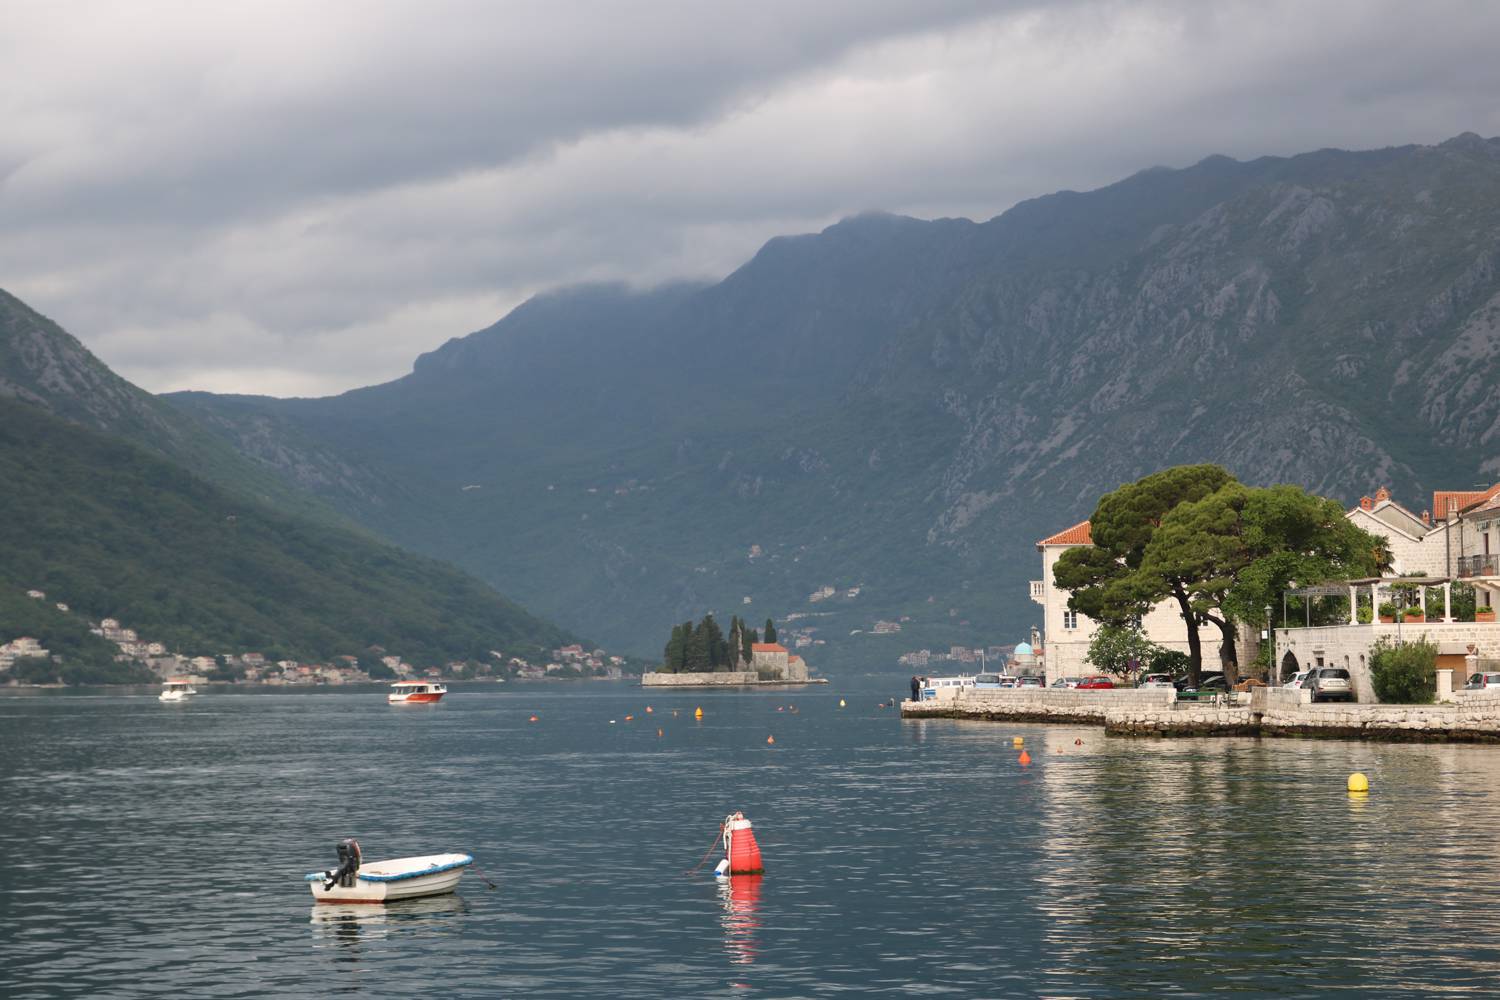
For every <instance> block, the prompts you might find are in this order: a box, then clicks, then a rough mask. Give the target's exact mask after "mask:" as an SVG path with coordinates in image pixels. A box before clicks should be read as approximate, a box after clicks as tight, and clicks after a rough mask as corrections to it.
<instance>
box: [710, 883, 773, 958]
mask: <svg viewBox="0 0 1500 1000" xmlns="http://www.w3.org/2000/svg"><path fill="white" fill-rule="evenodd" d="M764 878H765V876H764V875H729V876H726V877H721V878H720V879H719V880H718V882H719V902H720V903H721V904H722V905H723V907H724V913H723V915H721V916H720V917H719V923H720V925H721V926H723V928H724V950H725V951H727V952H729V960H730V961H731V962H733V963H734V964H735V965H752V964H754V962H755V956H756V954H757V953H758V952H759V950H760V944H759V942H758V941H757V940H756V936H755V932H756V930H758V929H759V927H760V917H759V916H757V915H756V911H757V910H759V909H760V883H761V880H762V879H764Z"/></svg>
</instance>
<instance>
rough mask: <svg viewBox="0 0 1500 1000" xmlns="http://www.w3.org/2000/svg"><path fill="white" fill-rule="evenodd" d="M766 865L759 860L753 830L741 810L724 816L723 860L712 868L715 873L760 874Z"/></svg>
mask: <svg viewBox="0 0 1500 1000" xmlns="http://www.w3.org/2000/svg"><path fill="white" fill-rule="evenodd" d="M765 870H766V867H765V865H764V864H762V863H761V860H760V845H758V844H756V842H755V831H754V830H752V829H750V821H749V820H748V819H746V818H745V814H744V813H742V812H734V813H730V814H729V815H728V816H726V817H724V860H723V861H721V862H719V867H718V868H716V869H715V870H714V874H716V875H725V874H728V875H760V874H762V873H764V872H765Z"/></svg>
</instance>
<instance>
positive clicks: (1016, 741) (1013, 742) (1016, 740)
mask: <svg viewBox="0 0 1500 1000" xmlns="http://www.w3.org/2000/svg"><path fill="white" fill-rule="evenodd" d="M1025 742H1026V739H1025V737H1022V736H1016V737H1012V739H1011V741H1010V745H1011V746H1013V747H1018V746H1021V745H1022V744H1023V743H1025Z"/></svg>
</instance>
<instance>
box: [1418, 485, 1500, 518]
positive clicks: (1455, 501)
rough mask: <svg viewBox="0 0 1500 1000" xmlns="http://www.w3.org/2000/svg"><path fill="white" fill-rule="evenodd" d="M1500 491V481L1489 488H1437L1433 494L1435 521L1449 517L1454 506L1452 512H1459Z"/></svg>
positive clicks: (1433, 515)
mask: <svg viewBox="0 0 1500 1000" xmlns="http://www.w3.org/2000/svg"><path fill="white" fill-rule="evenodd" d="M1497 493H1500V483H1496V484H1495V485H1494V486H1491V487H1490V488H1489V489H1487V490H1436V491H1435V492H1434V493H1433V494H1432V517H1433V520H1435V521H1442V520H1444V519H1446V518H1447V516H1448V514H1449V512H1450V510H1449V508H1450V507H1451V508H1452V511H1451V512H1452V513H1454V514H1457V513H1458V512H1459V511H1461V510H1463V509H1464V508H1465V507H1468V506H1470V505H1472V504H1476V503H1478V502H1479V501H1481V500H1489V499H1491V498H1493V497H1494V496H1495V494H1497Z"/></svg>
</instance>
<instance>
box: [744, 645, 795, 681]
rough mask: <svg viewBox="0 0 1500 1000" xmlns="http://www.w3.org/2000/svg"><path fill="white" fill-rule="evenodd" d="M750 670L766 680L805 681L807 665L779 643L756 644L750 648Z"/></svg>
mask: <svg viewBox="0 0 1500 1000" xmlns="http://www.w3.org/2000/svg"><path fill="white" fill-rule="evenodd" d="M750 669H752V670H754V671H755V672H756V673H758V674H761V675H762V676H763V677H766V678H767V679H779V680H784V681H805V680H807V664H806V663H805V662H803V660H802V657H800V656H798V655H796V654H795V653H793V652H791V651H790V650H788V649H787V648H786V647H785V646H783V645H782V644H781V643H779V642H757V643H755V644H754V645H752V646H751V647H750Z"/></svg>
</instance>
